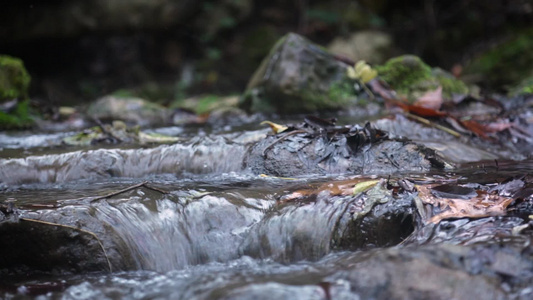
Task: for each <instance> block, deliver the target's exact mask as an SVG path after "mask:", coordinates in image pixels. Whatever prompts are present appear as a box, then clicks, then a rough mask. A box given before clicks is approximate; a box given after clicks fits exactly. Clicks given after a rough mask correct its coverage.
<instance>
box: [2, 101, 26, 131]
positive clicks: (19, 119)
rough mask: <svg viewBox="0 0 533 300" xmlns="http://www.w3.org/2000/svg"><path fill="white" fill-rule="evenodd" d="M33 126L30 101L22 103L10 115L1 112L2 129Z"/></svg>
mask: <svg viewBox="0 0 533 300" xmlns="http://www.w3.org/2000/svg"><path fill="white" fill-rule="evenodd" d="M32 124H33V120H32V118H31V117H30V113H29V101H28V100H24V101H20V102H19V103H18V104H17V106H16V107H15V109H14V110H13V111H11V112H10V113H5V112H3V111H0V129H17V128H25V127H29V126H31V125H32Z"/></svg>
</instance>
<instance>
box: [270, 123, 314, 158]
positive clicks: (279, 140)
mask: <svg viewBox="0 0 533 300" xmlns="http://www.w3.org/2000/svg"><path fill="white" fill-rule="evenodd" d="M306 132H307V131H305V130H303V129H298V130H293V131H291V132H287V133H286V134H284V135H283V136H281V137H280V138H279V139H277V140H275V141H274V142H272V144H270V145H268V146H266V147H265V149H263V154H262V155H263V157H266V153H267V151H268V150H270V148H272V147H273V146H274V145H276V144H277V143H279V142H281V141H283V140H284V139H286V138H288V137H289V136H291V135H295V134H297V133H306Z"/></svg>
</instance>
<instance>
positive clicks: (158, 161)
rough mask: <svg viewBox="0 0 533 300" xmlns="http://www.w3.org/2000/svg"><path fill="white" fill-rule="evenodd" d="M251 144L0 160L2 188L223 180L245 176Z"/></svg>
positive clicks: (203, 143) (214, 141)
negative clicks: (146, 179) (153, 178)
mask: <svg viewBox="0 0 533 300" xmlns="http://www.w3.org/2000/svg"><path fill="white" fill-rule="evenodd" d="M246 149H247V146H246V145H245V144H241V143H232V142H228V141H227V140H226V139H225V138H224V137H221V136H215V137H196V138H193V139H191V140H190V141H188V142H186V143H182V144H174V145H170V146H159V147H156V148H150V149H128V150H123V149H98V150H88V151H75V152H68V153H64V154H57V155H43V156H29V157H26V158H18V159H0V183H3V184H7V185H11V184H21V183H36V182H41V183H48V182H51V183H55V182H66V181H73V180H79V179H90V180H98V179H104V178H109V177H133V178H139V177H143V176H146V175H149V174H162V173H170V174H177V175H180V174H183V173H194V174H220V173H223V172H232V171H240V170H242V161H243V156H244V153H245V151H246Z"/></svg>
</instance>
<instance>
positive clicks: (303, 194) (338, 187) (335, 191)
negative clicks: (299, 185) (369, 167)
mask: <svg viewBox="0 0 533 300" xmlns="http://www.w3.org/2000/svg"><path fill="white" fill-rule="evenodd" d="M370 182H371V183H372V184H375V183H377V181H376V180H369V179H367V178H354V179H348V180H340V181H332V182H327V183H324V184H322V185H319V186H316V185H315V186H310V187H309V188H306V189H301V190H297V191H294V192H292V193H290V194H287V195H284V196H282V197H280V199H279V200H280V202H281V203H285V202H291V201H296V200H302V199H305V198H309V197H312V196H317V195H318V194H320V193H322V192H324V191H327V192H328V193H329V195H330V196H338V195H342V196H347V195H353V194H354V192H355V191H356V190H355V189H354V188H356V187H357V186H358V185H360V184H362V183H370Z"/></svg>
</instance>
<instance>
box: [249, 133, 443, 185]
mask: <svg viewBox="0 0 533 300" xmlns="http://www.w3.org/2000/svg"><path fill="white" fill-rule="evenodd" d="M302 128H303V127H302ZM349 130H351V132H350V131H349ZM355 132H357V133H355ZM384 135H385V133H384V132H382V131H376V130H375V129H372V128H371V127H370V126H369V125H367V126H366V127H365V128H364V129H363V128H361V130H359V129H357V127H352V129H349V128H345V131H344V132H340V131H335V130H333V131H331V132H329V133H326V132H325V131H324V132H321V130H314V131H313V130H311V131H306V130H304V129H301V128H300V129H298V128H295V129H294V130H292V131H285V132H282V133H279V134H276V135H271V136H268V137H267V138H265V139H264V140H262V141H260V142H258V143H256V144H255V145H253V146H252V147H251V148H250V151H249V152H248V154H247V157H246V158H245V165H246V166H248V167H250V168H251V169H252V171H253V172H254V173H258V174H261V173H264V174H268V175H273V176H280V177H286V176H299V175H310V174H340V173H350V174H390V173H395V172H401V171H428V170H430V169H431V168H444V167H445V166H446V162H445V161H443V160H442V159H441V158H440V157H439V156H438V155H437V154H436V153H435V151H434V150H431V149H428V148H426V147H424V146H421V145H418V144H415V143H413V142H410V141H407V140H391V139H387V138H386V137H385V136H384Z"/></svg>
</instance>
